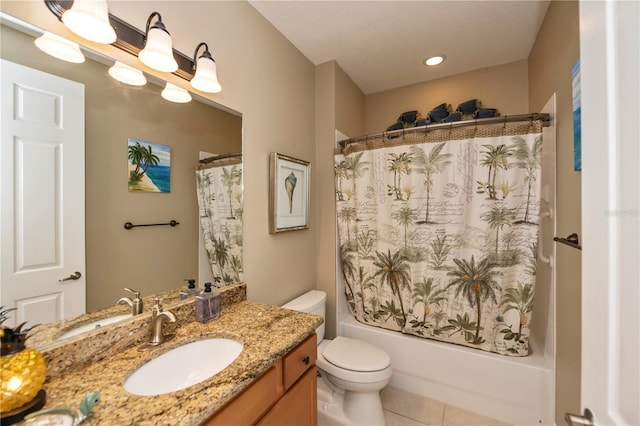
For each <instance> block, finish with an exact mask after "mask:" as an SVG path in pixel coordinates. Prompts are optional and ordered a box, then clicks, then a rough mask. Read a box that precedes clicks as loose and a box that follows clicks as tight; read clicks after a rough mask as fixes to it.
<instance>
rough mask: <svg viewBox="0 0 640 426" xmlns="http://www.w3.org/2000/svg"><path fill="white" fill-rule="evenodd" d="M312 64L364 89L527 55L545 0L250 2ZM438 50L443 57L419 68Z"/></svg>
mask: <svg viewBox="0 0 640 426" xmlns="http://www.w3.org/2000/svg"><path fill="white" fill-rule="evenodd" d="M249 2H250V3H251V4H252V5H253V7H255V8H256V9H257V10H258V12H260V13H261V14H262V15H263V16H264V17H265V18H266V19H267V20H269V21H270V22H271V23H272V24H273V25H274V26H275V27H276V28H277V29H278V30H279V31H280V32H281V33H282V34H283V35H284V36H285V37H286V38H287V39H288V40H289V41H291V43H292V44H293V45H294V46H296V47H297V48H298V49H299V50H300V51H301V52H302V53H303V54H304V55H305V56H306V57H307V58H308V59H309V60H310V61H311V62H313V64H315V65H319V64H322V63H324V62H327V61H331V60H336V61H337V62H338V64H339V65H340V67H342V69H343V70H344V71H345V72H346V73H347V74H348V75H349V76H350V77H351V78H352V79H353V81H354V82H355V83H356V84H357V85H358V86H359V87H360V89H361V90H362V91H363V92H364V93H365V94H371V93H377V92H381V91H385V90H389V89H393V88H397V87H402V86H407V85H410V84H414V83H419V82H423V81H427V80H432V79H436V78H442V77H446V76H449V75H454V74H459V73H463V72H467V71H471V70H475V69H480V68H486V67H490V66H493V65H499V64H505V63H509V62H514V61H518V60H521V59H526V58H527V57H528V56H529V52H530V51H531V48H532V47H533V43H534V42H535V39H536V36H537V34H538V30H539V28H540V25H541V24H542V21H543V19H544V16H545V13H546V11H547V7H548V6H549V1H548V0H544V1H539V0H520V1H493V0H491V1H489V0H482V1H479V0H476V1H454V0H449V1H426V0H422V1H371V0H356V1H312V0H295V1H273V0H249ZM435 54H444V55H446V58H447V59H446V61H445V62H444V63H442V64H440V65H437V66H435V67H427V66H425V65H423V61H424V59H426V58H427V57H429V56H432V55H435Z"/></svg>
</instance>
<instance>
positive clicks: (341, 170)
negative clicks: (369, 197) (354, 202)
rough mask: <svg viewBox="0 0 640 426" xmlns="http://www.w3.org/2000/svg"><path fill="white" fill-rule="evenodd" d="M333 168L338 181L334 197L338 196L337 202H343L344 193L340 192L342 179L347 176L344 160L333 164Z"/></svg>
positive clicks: (347, 171) (347, 170)
mask: <svg viewBox="0 0 640 426" xmlns="http://www.w3.org/2000/svg"><path fill="white" fill-rule="evenodd" d="M333 168H334V173H335V176H336V179H338V189H337V191H336V195H337V196H338V201H344V193H343V192H342V179H346V178H347V177H348V176H349V169H348V164H347V162H346V161H345V160H343V161H340V162H335V163H334V166H333Z"/></svg>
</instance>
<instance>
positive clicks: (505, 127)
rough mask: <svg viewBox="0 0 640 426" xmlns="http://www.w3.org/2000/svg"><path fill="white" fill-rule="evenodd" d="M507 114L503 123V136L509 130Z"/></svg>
mask: <svg viewBox="0 0 640 426" xmlns="http://www.w3.org/2000/svg"><path fill="white" fill-rule="evenodd" d="M507 117H508V116H507V115H505V116H504V122H503V123H502V136H504V134H505V133H506V132H507Z"/></svg>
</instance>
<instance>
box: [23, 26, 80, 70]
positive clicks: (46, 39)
mask: <svg viewBox="0 0 640 426" xmlns="http://www.w3.org/2000/svg"><path fill="white" fill-rule="evenodd" d="M34 43H35V45H36V46H37V47H38V49H40V50H42V51H43V52H44V53H46V54H48V55H51V56H53V57H54V58H58V59H60V60H63V61H66V62H72V63H74V64H80V63H82V62H84V55H83V54H82V52H81V51H80V46H78V43H74V42H72V41H71V40H67V39H66V38H63V37H60V36H58V35H55V34H52V33H50V32H45V33H44V34H42V35H41V36H40V37H38V38H37V39H35V41H34Z"/></svg>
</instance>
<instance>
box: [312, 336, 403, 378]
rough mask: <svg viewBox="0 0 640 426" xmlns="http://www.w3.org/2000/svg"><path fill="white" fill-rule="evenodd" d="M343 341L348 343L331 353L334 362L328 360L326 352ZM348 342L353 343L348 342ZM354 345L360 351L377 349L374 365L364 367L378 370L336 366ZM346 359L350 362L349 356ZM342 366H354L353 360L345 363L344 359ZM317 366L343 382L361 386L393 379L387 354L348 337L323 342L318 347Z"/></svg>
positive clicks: (374, 351)
mask: <svg viewBox="0 0 640 426" xmlns="http://www.w3.org/2000/svg"><path fill="white" fill-rule="evenodd" d="M343 339H346V340H347V342H346V343H345V342H342V343H338V345H337V346H336V347H337V349H336V348H334V350H330V351H329V352H330V356H333V358H332V360H333V362H332V361H330V360H329V359H327V358H326V357H325V352H326V350H327V349H328V348H330V347H331V346H333V344H334V342H336V341H338V342H340V340H343ZM348 341H353V342H348ZM360 343H364V344H365V345H362V346H361V345H360ZM352 344H353V345H355V346H359V349H362V350H364V349H366V350H371V349H372V348H373V349H375V350H372V352H373V353H374V356H373V357H372V358H373V359H374V360H375V361H374V362H373V363H372V364H367V363H365V364H363V365H367V367H364V368H371V365H374V366H375V367H377V368H378V369H376V370H370V371H358V370H356V369H358V368H359V369H363V367H357V366H355V368H356V369H354V370H351V369H347V368H344V367H340V366H339V365H336V364H334V362H340V361H339V357H340V354H342V353H343V351H346V350H347V349H346V348H349V347H351V346H349V345H352ZM343 345H344V346H343ZM363 348H364V349H363ZM355 349H356V351H358V347H356V348H355ZM378 352H382V355H381V354H379V353H378ZM360 356H362V352H360ZM367 357H368V355H367V356H364V357H363V359H364V358H367ZM385 358H386V359H385ZM346 359H347V360H348V359H349V356H347V358H346ZM349 362H351V364H349ZM342 364H343V365H353V359H352V360H349V361H345V359H343V360H342ZM316 365H317V366H318V368H319V369H320V370H322V371H325V372H326V373H328V374H330V375H332V376H335V377H337V378H339V379H341V380H346V381H349V382H353V383H360V384H369V383H377V382H385V381H388V380H389V378H390V377H391V374H392V373H393V369H392V368H391V360H390V359H389V355H387V353H386V352H384V351H383V350H381V349H379V348H377V347H375V346H373V345H370V344H368V343H366V342H362V341H360V340H356V339H350V338H346V337H340V336H339V337H336V339H335V340H332V341H331V340H329V341H328V340H323V341H322V342H321V343H320V345H318V358H317V360H316Z"/></svg>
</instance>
